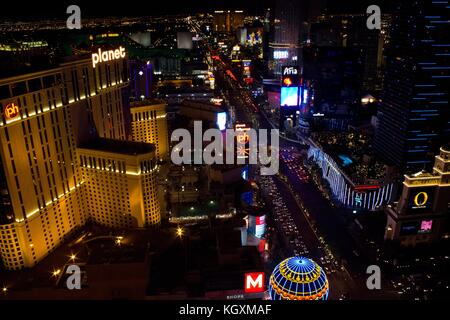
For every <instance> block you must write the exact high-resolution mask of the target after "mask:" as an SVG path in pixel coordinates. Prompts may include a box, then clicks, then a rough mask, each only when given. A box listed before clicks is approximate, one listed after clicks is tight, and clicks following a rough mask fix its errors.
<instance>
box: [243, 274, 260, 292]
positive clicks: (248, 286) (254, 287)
mask: <svg viewBox="0 0 450 320" xmlns="http://www.w3.org/2000/svg"><path fill="white" fill-rule="evenodd" d="M244 292H245V293H254V292H264V272H252V273H246V274H245V286H244Z"/></svg>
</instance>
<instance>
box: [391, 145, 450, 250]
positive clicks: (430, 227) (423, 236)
mask: <svg viewBox="0 0 450 320" xmlns="http://www.w3.org/2000/svg"><path fill="white" fill-rule="evenodd" d="M449 201H450V148H448V147H446V148H441V149H440V153H439V155H438V156H436V157H435V162H434V168H433V173H431V174H430V173H427V172H424V171H421V172H419V173H416V174H412V175H405V181H404V182H403V192H402V194H401V197H400V200H399V202H398V203H396V204H394V205H392V206H389V207H388V208H387V209H386V214H387V226H386V230H385V239H386V240H395V241H398V242H399V243H400V245H402V246H415V245H416V244H418V243H423V242H434V241H439V240H440V238H441V237H442V236H443V234H444V233H445V229H444V226H445V223H446V222H447V221H448V213H449V207H448V204H449Z"/></svg>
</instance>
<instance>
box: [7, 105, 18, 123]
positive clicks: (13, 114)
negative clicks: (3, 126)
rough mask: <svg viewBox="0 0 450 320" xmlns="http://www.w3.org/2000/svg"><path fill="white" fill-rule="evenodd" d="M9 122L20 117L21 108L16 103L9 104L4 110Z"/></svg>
mask: <svg viewBox="0 0 450 320" xmlns="http://www.w3.org/2000/svg"><path fill="white" fill-rule="evenodd" d="M3 113H4V114H5V118H6V119H7V120H12V119H15V118H17V117H18V116H19V107H18V106H16V104H15V103H14V102H11V103H8V104H7V105H6V106H5V108H4V109H3Z"/></svg>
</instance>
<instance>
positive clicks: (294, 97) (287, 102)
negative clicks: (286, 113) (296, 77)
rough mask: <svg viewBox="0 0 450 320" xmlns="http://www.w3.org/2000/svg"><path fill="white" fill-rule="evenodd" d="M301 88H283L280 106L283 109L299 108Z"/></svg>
mask: <svg viewBox="0 0 450 320" xmlns="http://www.w3.org/2000/svg"><path fill="white" fill-rule="evenodd" d="M299 91H300V88H299V87H281V96H280V105H281V106H282V107H284V106H287V107H296V106H298V103H299V101H298V98H299Z"/></svg>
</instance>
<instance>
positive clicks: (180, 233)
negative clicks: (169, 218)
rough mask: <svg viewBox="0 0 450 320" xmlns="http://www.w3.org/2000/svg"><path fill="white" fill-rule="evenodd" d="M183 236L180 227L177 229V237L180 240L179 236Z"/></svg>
mask: <svg viewBox="0 0 450 320" xmlns="http://www.w3.org/2000/svg"><path fill="white" fill-rule="evenodd" d="M182 235H183V229H182V228H181V227H178V228H177V236H179V237H180V238H181V236H182Z"/></svg>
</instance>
